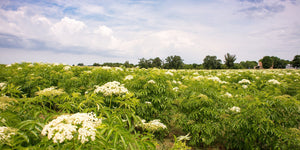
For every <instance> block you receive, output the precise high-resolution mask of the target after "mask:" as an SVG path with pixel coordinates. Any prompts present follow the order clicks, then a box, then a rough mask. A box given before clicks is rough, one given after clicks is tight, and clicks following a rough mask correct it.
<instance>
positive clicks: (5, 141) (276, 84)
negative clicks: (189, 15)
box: [0, 63, 300, 149]
mask: <svg viewBox="0 0 300 150" xmlns="http://www.w3.org/2000/svg"><path fill="white" fill-rule="evenodd" d="M0 72H1V73H0V95H1V97H0V141H1V142H0V149H22V148H29V149H172V148H173V149H180V148H181V149H190V148H191V147H193V148H195V149H196V148H199V149H202V148H212V147H213V148H219V149H297V148H299V147H300V70H294V69H282V70H162V69H138V68H122V67H120V68H118V67H117V68H110V67H78V66H66V65H62V64H41V63H21V64H11V65H1V66H0ZM170 139H171V140H170ZM164 141H165V143H169V145H163V143H164ZM166 141H168V142H166Z"/></svg>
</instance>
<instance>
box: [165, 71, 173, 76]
mask: <svg viewBox="0 0 300 150" xmlns="http://www.w3.org/2000/svg"><path fill="white" fill-rule="evenodd" d="M165 74H167V75H170V76H173V73H172V72H170V71H167V72H166V73H165Z"/></svg>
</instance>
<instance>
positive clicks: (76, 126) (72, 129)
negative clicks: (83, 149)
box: [42, 113, 102, 144]
mask: <svg viewBox="0 0 300 150" xmlns="http://www.w3.org/2000/svg"><path fill="white" fill-rule="evenodd" d="M101 123H102V120H101V119H98V118H96V115H95V114H94V113H76V114H73V115H61V116H59V117H57V118H56V119H54V120H52V121H51V122H49V123H48V124H47V125H45V126H44V128H43V130H42V135H43V136H46V135H47V134H48V139H49V140H50V139H52V140H53V142H54V143H57V142H59V143H62V142H64V141H65V140H66V139H67V140H72V139H73V137H74V135H78V138H77V139H78V140H79V141H80V142H81V143H82V144H83V143H85V142H88V141H89V138H90V139H91V140H92V141H94V140H95V137H96V127H97V126H98V125H100V124H101Z"/></svg>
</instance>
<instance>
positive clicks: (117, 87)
mask: <svg viewBox="0 0 300 150" xmlns="http://www.w3.org/2000/svg"><path fill="white" fill-rule="evenodd" d="M96 87H97V88H96V89H95V91H94V92H95V93H99V92H100V93H103V95H104V96H112V95H113V94H114V95H121V94H126V93H128V90H127V89H126V88H125V87H124V85H123V84H122V85H121V84H120V82H118V81H113V82H108V83H106V84H104V85H102V86H96Z"/></svg>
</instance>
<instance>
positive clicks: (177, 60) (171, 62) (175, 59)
mask: <svg viewBox="0 0 300 150" xmlns="http://www.w3.org/2000/svg"><path fill="white" fill-rule="evenodd" d="M165 60H166V63H165V68H166V69H180V68H182V67H183V65H184V63H183V59H181V57H180V56H176V55H174V56H168V57H167V58H166V59H165Z"/></svg>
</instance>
